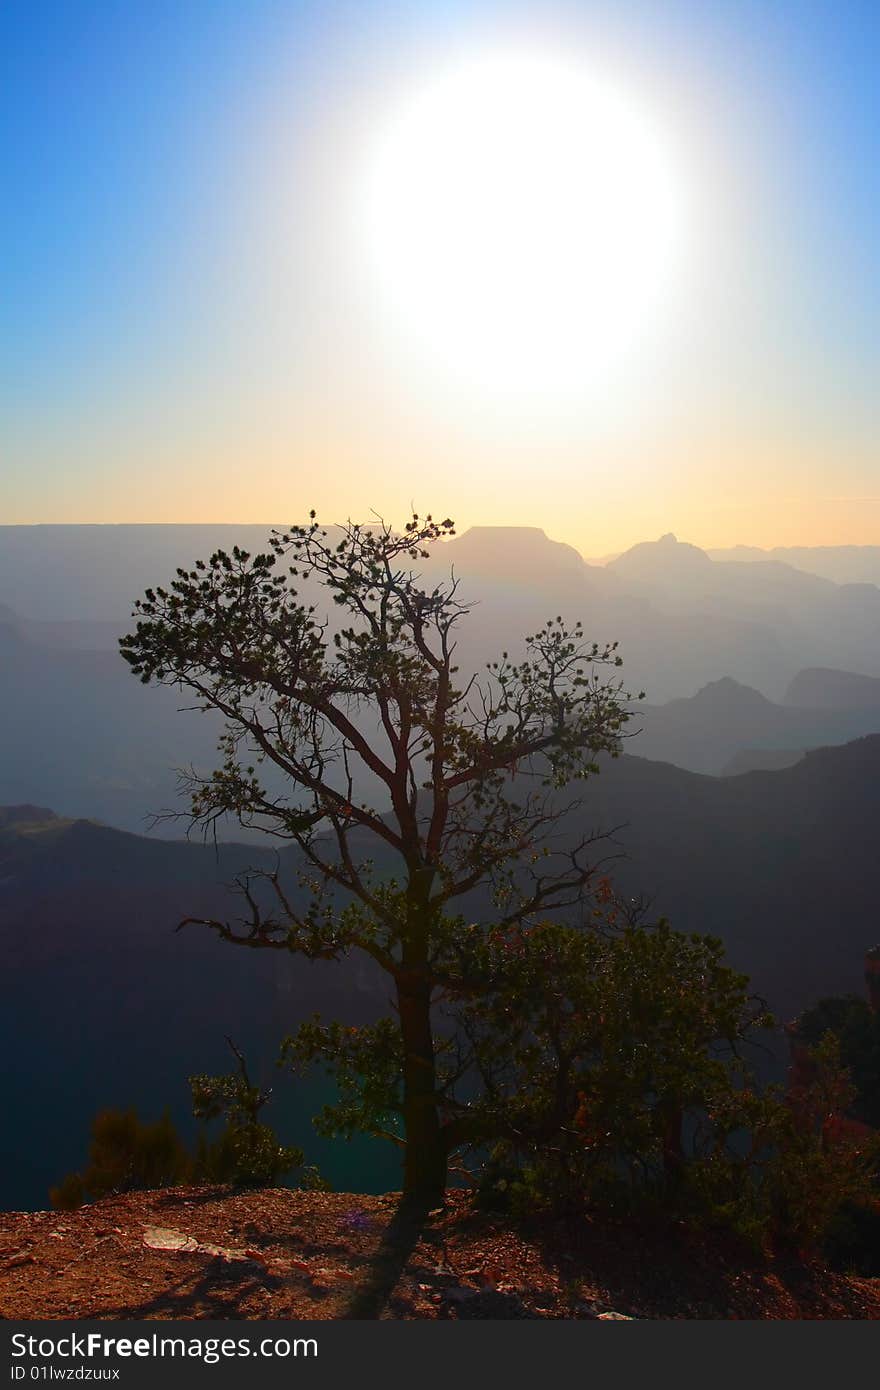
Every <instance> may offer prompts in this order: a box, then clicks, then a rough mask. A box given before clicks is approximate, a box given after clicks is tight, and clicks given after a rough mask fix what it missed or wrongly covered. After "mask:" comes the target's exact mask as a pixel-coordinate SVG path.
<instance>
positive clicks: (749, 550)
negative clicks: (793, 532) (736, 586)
mask: <svg viewBox="0 0 880 1390" xmlns="http://www.w3.org/2000/svg"><path fill="white" fill-rule="evenodd" d="M708 554H709V555H710V556H711V557H712V559H713V560H745V561H754V560H758V561H761V560H781V561H782V562H783V563H784V564H786V565H793V566H794V568H795V569H799V570H806V571H807V573H809V574H818V575H820V576H821V577H822V578H824V579H832V580H833V581H834V583H835V584H871V585H874V584H880V545H777V546H774V547H773V548H772V549H770V550H761V549H760V547H758V546H753V545H734V546H730V547H729V548H727V549H722V550H710V551H709V552H708Z"/></svg>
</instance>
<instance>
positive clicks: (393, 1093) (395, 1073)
mask: <svg viewBox="0 0 880 1390" xmlns="http://www.w3.org/2000/svg"><path fill="white" fill-rule="evenodd" d="M281 1061H282V1062H286V1063H288V1064H289V1065H290V1066H291V1067H292V1068H293V1069H294V1071H297V1072H300V1073H302V1072H303V1071H306V1070H307V1069H308V1068H309V1067H311V1066H313V1065H315V1064H316V1063H320V1064H322V1065H323V1067H324V1069H325V1071H326V1072H327V1073H328V1075H330V1076H332V1078H333V1080H334V1081H335V1083H336V1092H337V1099H336V1101H334V1102H332V1103H328V1104H327V1105H325V1106H324V1107H323V1109H322V1110H321V1111H320V1113H319V1114H318V1115H316V1116H315V1119H314V1124H315V1128H316V1129H317V1131H318V1133H319V1134H321V1135H324V1136H325V1137H326V1138H336V1137H337V1136H341V1137H343V1138H345V1139H351V1138H353V1136H354V1135H355V1134H372V1135H374V1136H376V1137H377V1138H382V1139H391V1140H392V1141H393V1142H394V1143H397V1144H402V1143H403V1142H404V1141H403V1129H402V1123H401V1115H402V1112H403V1050H402V1046H401V1039H400V1029H399V1028H398V1026H397V1024H396V1023H395V1021H394V1019H391V1018H383V1019H380V1020H379V1021H378V1023H374V1024H370V1025H364V1026H362V1027H360V1028H354V1027H346V1026H344V1025H343V1024H341V1023H337V1022H334V1023H329V1024H326V1023H322V1021H321V1019H320V1018H319V1017H318V1015H317V1014H316V1015H315V1016H314V1017H313V1018H311V1019H308V1020H306V1022H304V1023H302V1024H301V1025H300V1027H299V1028H298V1029H297V1031H296V1033H295V1034H294V1035H293V1036H292V1037H290V1038H286V1039H285V1041H284V1043H283V1044H282V1048H281Z"/></svg>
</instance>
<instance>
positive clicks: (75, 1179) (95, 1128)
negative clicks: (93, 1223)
mask: <svg viewBox="0 0 880 1390" xmlns="http://www.w3.org/2000/svg"><path fill="white" fill-rule="evenodd" d="M191 1176H192V1159H191V1157H190V1155H189V1154H188V1152H187V1150H186V1147H185V1146H184V1144H183V1141H182V1140H181V1138H180V1136H179V1135H178V1133H177V1131H176V1130H175V1128H174V1125H173V1124H172V1122H171V1117H170V1116H169V1115H168V1113H167V1111H166V1113H165V1114H164V1115H163V1116H162V1118H161V1119H160V1120H157V1121H156V1122H155V1123H154V1124H143V1123H142V1122H141V1121H140V1120H139V1119H138V1116H137V1112H136V1111H135V1110H102V1111H100V1112H99V1114H97V1115H96V1116H95V1118H94V1120H93V1121H92V1132H91V1143H90V1145H89V1161H88V1166H87V1167H86V1168H85V1170H84V1171H83V1172H82V1173H71V1174H69V1175H68V1176H67V1177H66V1178H64V1180H63V1181H62V1182H61V1183H60V1184H59V1185H58V1187H54V1188H51V1189H50V1192H49V1199H50V1201H51V1203H52V1206H53V1207H56V1208H57V1209H59V1210H71V1209H72V1208H74V1207H78V1206H82V1204H83V1203H84V1202H93V1201H97V1200H98V1198H100V1197H106V1196H108V1195H109V1194H111V1193H116V1192H132V1191H136V1190H138V1189H141V1188H155V1187H174V1186H177V1185H178V1184H180V1183H185V1182H188V1181H190V1179H191Z"/></svg>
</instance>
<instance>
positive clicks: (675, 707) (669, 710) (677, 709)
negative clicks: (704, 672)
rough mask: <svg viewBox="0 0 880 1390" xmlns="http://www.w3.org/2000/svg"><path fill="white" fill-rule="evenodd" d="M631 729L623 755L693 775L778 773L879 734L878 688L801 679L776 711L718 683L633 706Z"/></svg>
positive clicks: (844, 677)
mask: <svg viewBox="0 0 880 1390" xmlns="http://www.w3.org/2000/svg"><path fill="white" fill-rule="evenodd" d="M860 699H864V701H865V703H864V705H862V704H861V703H860ZM871 700H873V703H871ZM631 728H632V729H633V730H638V732H634V733H633V734H632V736H631V737H630V738H628V740H627V751H628V752H630V753H634V754H636V755H640V756H642V757H646V758H661V759H663V760H665V761H667V762H671V763H675V764H676V765H677V766H678V767H683V768H687V769H689V770H691V771H693V772H708V773H715V774H729V773H731V772H743V771H747V770H749V768H752V767H759V766H763V767H766V768H771V767H782V766H787V765H788V764H789V763H791V762H793V761H796V760H797V758H798V757H800V755H801V754H802V753H803V752H804V751H805V750H806V749H808V748H821V747H823V746H825V745H827V744H840V743H847V742H849V741H850V740H851V739H854V738H859V737H861V736H862V735H864V734H873V733H878V732H880V681H878V680H873V681H872V680H871V679H870V678H869V677H866V676H853V675H852V674H851V673H850V672H848V671H823V672H818V671H815V670H812V671H802V672H800V673H799V674H798V675H797V676H796V677H795V678H794V680H793V681H792V682H791V684H790V686H789V687H788V690H787V691H786V694H785V699H784V701H783V702H782V703H780V704H776V703H775V702H774V701H772V700H768V699H767V698H766V696H764V695H762V694H760V692H759V691H757V690H753V689H751V687H750V686H747V685H742V684H741V683H740V682H739V681H735V680H732V679H731V677H729V676H724V677H722V679H721V680H717V681H711V682H710V683H709V684H708V685H705V686H704V687H703V688H702V690H698V691H697V693H696V695H693V696H691V697H690V698H689V699H686V700H670V701H669V702H668V703H667V704H664V705H651V704H642V705H640V706H638V709H637V713H636V716H635V718H634V719H633V721H632V724H631ZM762 752H763V753H766V754H767V755H768V757H767V760H766V761H765V760H763V759H762V758H761V754H762ZM745 755H748V756H745ZM788 755H791V756H788Z"/></svg>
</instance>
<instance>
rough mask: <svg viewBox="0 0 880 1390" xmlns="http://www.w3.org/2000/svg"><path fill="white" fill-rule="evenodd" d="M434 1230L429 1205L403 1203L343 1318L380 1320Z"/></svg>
mask: <svg viewBox="0 0 880 1390" xmlns="http://www.w3.org/2000/svg"><path fill="white" fill-rule="evenodd" d="M429 1227H430V1207H429V1204H428V1203H425V1202H413V1201H403V1200H402V1201H401V1202H400V1204H399V1206H398V1207H397V1210H396V1211H395V1213H394V1215H393V1217H392V1218H391V1220H390V1222H389V1223H388V1226H387V1227H386V1229H385V1233H384V1235H383V1236H382V1241H381V1244H380V1245H379V1248H378V1250H377V1251H376V1253H375V1255H373V1257H372V1258H371V1260H370V1262H369V1265H368V1268H367V1270H366V1273H365V1278H364V1280H363V1282H362V1283H361V1284H360V1285H359V1287H358V1288H357V1289H356V1290H355V1292H354V1293H353V1294H352V1297H351V1300H350V1302H349V1304H348V1307H347V1308H346V1309H345V1311H344V1312H343V1313H342V1314H341V1316H342V1317H343V1318H349V1319H375V1318H380V1317H381V1316H382V1313H383V1312H384V1311H385V1309H386V1307H387V1306H388V1303H389V1300H390V1298H391V1295H392V1293H393V1292H394V1289H395V1286H396V1285H397V1283H398V1282H399V1280H400V1277H401V1275H402V1274H403V1272H404V1270H405V1269H406V1267H407V1265H408V1264H409V1261H410V1257H411V1256H412V1254H413V1251H414V1250H415V1249H416V1247H417V1246H418V1244H419V1242H420V1241H421V1240H422V1239H423V1238H424V1237H425V1235H426V1231H427V1230H428V1228H429Z"/></svg>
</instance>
